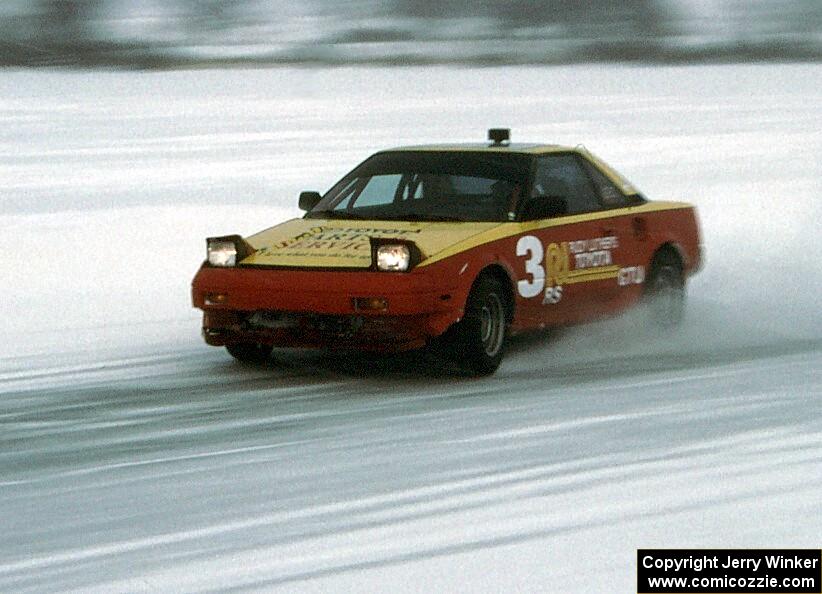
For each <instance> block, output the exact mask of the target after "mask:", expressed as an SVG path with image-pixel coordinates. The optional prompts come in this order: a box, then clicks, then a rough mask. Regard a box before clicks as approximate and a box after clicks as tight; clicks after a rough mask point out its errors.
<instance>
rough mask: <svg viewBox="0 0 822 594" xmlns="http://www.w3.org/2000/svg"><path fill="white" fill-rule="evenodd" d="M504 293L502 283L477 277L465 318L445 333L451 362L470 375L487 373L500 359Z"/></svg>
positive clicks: (505, 320) (505, 316)
mask: <svg viewBox="0 0 822 594" xmlns="http://www.w3.org/2000/svg"><path fill="white" fill-rule="evenodd" d="M508 303H509V300H508V295H507V292H506V290H505V288H504V287H503V285H502V283H501V282H500V281H499V280H497V279H495V278H494V277H492V276H487V275H485V276H481V277H480V278H479V279H477V281H476V282H475V283H474V287H473V288H472V289H471V293H470V294H469V295H468V301H467V303H466V306H465V317H463V319H462V320H461V321H460V322H458V323H457V324H455V325H454V326H453V327H452V328H451V329H450V330H449V331H448V333H447V335H446V337H445V338H446V341H447V345H448V348H449V350H450V354H451V357H452V358H453V359H454V361H455V362H456V363H457V364H458V365H460V366H461V367H463V368H465V369H466V370H467V371H468V372H469V373H472V374H474V375H490V374H492V373H494V372H495V371H496V370H497V368H498V367H499V365H500V363H501V362H502V357H503V354H504V353H505V346H506V338H507V332H508V318H509V312H508V307H509V305H508Z"/></svg>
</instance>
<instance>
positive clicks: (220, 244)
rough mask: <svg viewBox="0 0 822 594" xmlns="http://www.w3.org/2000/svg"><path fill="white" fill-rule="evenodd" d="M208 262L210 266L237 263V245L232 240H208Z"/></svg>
mask: <svg viewBox="0 0 822 594" xmlns="http://www.w3.org/2000/svg"><path fill="white" fill-rule="evenodd" d="M207 252H208V263H209V264H211V265H212V266H234V265H235V264H237V246H235V245H234V242H233V241H210V242H208V247H207Z"/></svg>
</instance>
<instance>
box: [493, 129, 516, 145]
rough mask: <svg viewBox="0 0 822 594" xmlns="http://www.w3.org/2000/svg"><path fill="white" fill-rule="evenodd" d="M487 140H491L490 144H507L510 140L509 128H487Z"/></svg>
mask: <svg viewBox="0 0 822 594" xmlns="http://www.w3.org/2000/svg"><path fill="white" fill-rule="evenodd" d="M488 140H491V141H492V144H491V146H508V144H510V142H511V129H510V128H491V129H490V130H488Z"/></svg>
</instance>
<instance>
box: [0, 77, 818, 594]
mask: <svg viewBox="0 0 822 594" xmlns="http://www.w3.org/2000/svg"><path fill="white" fill-rule="evenodd" d="M820 75H822V66H814V65H796V66H784V65H782V66H750V67H740V66H715V67H676V68H675V67H671V68H640V67H613V66H597V67H569V68H553V69H542V68H500V69H494V68H489V69H449V68H436V69H423V68H419V69H416V68H415V69H400V70H383V69H367V68H364V69H352V70H346V69H338V70H310V69H308V70H259V71H257V70H249V71H229V72H221V71H204V72H166V73H142V74H138V73H100V72H94V73H91V72H78V73H65V72H34V73H32V72H24V71H19V72H18V71H4V72H3V73H2V76H0V123H2V126H0V180H2V183H3V187H2V191H1V192H0V229H2V230H3V245H4V247H5V256H4V257H3V258H2V261H0V278H2V280H3V299H2V302H3V308H2V312H3V316H2V320H0V335H2V336H3V337H4V341H3V344H2V345H0V553H2V554H1V555H0V591H15V592H43V591H51V590H78V591H97V590H99V591H128V592H134V591H147V592H155V591H191V590H193V591H203V590H213V589H219V590H233V589H237V590H244V589H252V590H253V589H259V590H270V589H275V588H277V587H279V588H281V589H282V590H283V591H335V592H338V591H373V590H374V589H379V590H383V591H407V592H423V591H438V590H439V591H442V590H445V591H487V592H495V591H499V592H509V591H566V592H600V591H625V592H630V591H633V589H634V583H635V567H634V564H635V549H636V548H638V547H655V546H658V547H718V546H723V547H779V546H785V547H818V546H819V544H820V543H819V534H820V533H821V532H822V496H820V495H819V492H820V483H822V463H820V460H822V400H820V396H822V394H821V392H822V381H820V380H821V379H822V377H820V376H822V308H820V307H819V304H818V295H819V293H820V290H822V256H820V255H819V252H820V250H819V248H818V247H817V245H816V244H817V243H818V242H817V237H818V224H819V221H820V220H822V206H820V196H822V181H820V176H819V173H820V169H819V161H818V159H819V157H818V156H819V154H820V153H821V152H822V109H820V105H822V89H821V88H820V87H819V85H818V84H817V82H816V81H818V80H819V78H820ZM503 125H504V126H510V127H511V128H512V129H513V136H514V138H515V139H516V140H523V141H524V140H537V141H538V140H544V141H549V142H559V143H563V144H577V143H580V142H582V143H584V144H585V145H586V146H587V147H588V148H589V149H591V150H592V151H593V152H595V153H597V154H599V155H600V156H601V157H603V158H604V159H605V160H606V161H608V162H610V163H611V164H613V165H614V166H615V167H617V168H618V169H619V170H620V171H622V172H624V173H625V174H626V175H627V177H628V178H629V179H631V180H632V181H633V182H634V183H635V184H636V185H637V186H638V187H639V188H641V189H642V190H643V191H644V192H645V193H646V194H647V195H648V196H650V197H652V198H681V199H686V200H689V201H692V202H695V203H696V204H697V205H698V206H699V209H700V215H701V220H702V224H703V228H704V235H705V248H706V261H707V264H706V268H705V269H704V270H703V271H702V272H701V273H700V275H699V276H698V277H696V278H695V279H693V282H692V284H691V286H690V297H691V303H690V308H689V315H688V322H687V324H686V327H685V328H683V330H682V331H681V332H680V333H679V334H678V335H677V336H676V337H674V338H672V339H663V338H660V337H655V336H647V335H644V334H643V333H642V331H641V330H639V329H636V328H634V327H633V322H632V320H631V319H630V318H627V319H623V320H615V321H611V322H607V323H603V324H599V325H597V326H595V327H587V328H580V329H573V330H567V331H563V332H560V333H558V334H557V335H555V336H553V337H550V338H547V337H546V338H528V339H521V340H518V341H516V342H515V343H514V344H513V346H512V352H511V353H510V356H509V357H508V359H506V361H505V362H504V364H503V366H502V367H501V369H500V370H499V372H498V373H497V375H495V376H494V377H492V378H487V379H482V380H466V379H464V378H463V379H461V378H444V377H437V376H431V375H430V374H427V373H424V372H421V371H420V369H421V368H423V367H424V364H425V362H424V361H419V360H415V359H411V360H405V358H404V357H401V358H398V359H394V360H390V361H387V362H380V361H377V362H374V361H363V360H359V359H350V358H348V357H342V356H331V355H323V354H316V353H279V354H278V357H277V364H276V365H274V366H272V367H270V368H267V369H261V370H248V369H242V368H239V367H238V366H236V365H234V364H233V363H232V362H231V361H230V359H229V358H228V356H227V355H225V354H224V353H223V352H221V351H220V350H217V349H208V348H207V347H205V346H204V345H201V343H200V339H199V334H198V332H199V321H198V316H197V313H196V312H195V311H194V310H191V309H190V305H189V295H188V286H189V282H190V279H191V277H192V276H193V273H194V271H195V269H196V267H197V266H198V265H199V262H200V261H201V259H202V257H203V252H204V241H203V238H204V237H205V236H207V235H210V234H223V233H231V232H239V233H249V232H252V231H255V230H258V229H260V228H263V227H265V226H267V225H269V224H273V223H276V222H278V221H280V220H282V219H284V218H286V217H289V216H293V215H296V214H297V209H296V207H295V204H296V196H297V193H298V192H299V191H300V190H301V189H318V190H324V189H326V188H327V187H328V186H329V185H330V184H331V183H332V182H333V181H335V179H336V178H337V177H339V176H341V175H342V174H343V173H344V172H345V171H347V170H348V169H350V168H351V167H353V165H355V164H356V163H357V162H359V161H360V160H361V159H363V158H364V157H366V156H367V155H368V154H370V153H371V152H373V151H375V150H377V149H379V148H384V147H386V146H392V145H396V144H410V143H417V142H429V141H452V140H459V141H471V140H483V139H484V133H485V129H486V128H488V127H490V126H503Z"/></svg>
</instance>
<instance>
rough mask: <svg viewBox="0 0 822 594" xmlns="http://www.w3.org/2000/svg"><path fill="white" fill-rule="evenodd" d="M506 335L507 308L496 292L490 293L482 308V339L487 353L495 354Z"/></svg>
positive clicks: (491, 355)
mask: <svg viewBox="0 0 822 594" xmlns="http://www.w3.org/2000/svg"><path fill="white" fill-rule="evenodd" d="M504 337H505V308H504V307H503V306H502V301H501V300H500V298H499V295H497V294H496V293H489V294H488V296H487V297H486V299H485V303H483V304H482V309H481V310H480V340H481V341H482V348H483V350H484V351H485V354H486V355H488V356H489V357H493V356H495V355H496V354H497V353H498V352H499V350H500V348H502V341H503V338H504Z"/></svg>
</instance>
